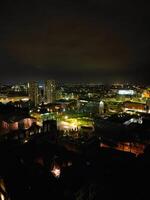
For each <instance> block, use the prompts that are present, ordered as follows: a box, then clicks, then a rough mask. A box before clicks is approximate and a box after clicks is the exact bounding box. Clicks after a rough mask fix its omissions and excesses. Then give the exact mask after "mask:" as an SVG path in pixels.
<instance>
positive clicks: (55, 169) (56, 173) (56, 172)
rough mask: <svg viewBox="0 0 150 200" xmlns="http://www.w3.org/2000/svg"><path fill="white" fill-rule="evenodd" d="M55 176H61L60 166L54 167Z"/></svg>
mask: <svg viewBox="0 0 150 200" xmlns="http://www.w3.org/2000/svg"><path fill="white" fill-rule="evenodd" d="M51 172H52V174H53V176H55V177H56V178H59V177H60V172H61V171H60V168H59V167H56V166H54V168H53V169H52V170H51Z"/></svg>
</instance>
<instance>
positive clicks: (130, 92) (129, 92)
mask: <svg viewBox="0 0 150 200" xmlns="http://www.w3.org/2000/svg"><path fill="white" fill-rule="evenodd" d="M118 94H120V95H134V94H135V91H134V90H118Z"/></svg>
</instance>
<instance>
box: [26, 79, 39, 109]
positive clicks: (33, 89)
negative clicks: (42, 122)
mask: <svg viewBox="0 0 150 200" xmlns="http://www.w3.org/2000/svg"><path fill="white" fill-rule="evenodd" d="M28 95H29V99H30V100H31V101H32V102H33V104H34V106H37V105H38V103H39V87H38V83H37V82H36V81H30V82H29V83H28Z"/></svg>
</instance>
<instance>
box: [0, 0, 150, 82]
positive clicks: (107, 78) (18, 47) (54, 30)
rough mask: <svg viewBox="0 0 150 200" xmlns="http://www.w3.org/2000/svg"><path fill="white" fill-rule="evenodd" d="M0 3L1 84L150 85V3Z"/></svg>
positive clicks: (54, 0) (105, 0)
mask: <svg viewBox="0 0 150 200" xmlns="http://www.w3.org/2000/svg"><path fill="white" fill-rule="evenodd" d="M18 2H19V1H18ZM0 4H1V5H0V15H1V17H0V82H14V81H16V82H17V81H26V80H31V79H32V80H33V79H35V80H41V79H49V78H50V79H51V78H53V79H56V80H58V81H76V82H81V81H84V82H85V81H90V82H91V81H92V82H99V83H101V82H102V83H105V82H139V83H150V79H149V77H150V76H149V73H150V67H149V65H150V11H149V10H150V5H149V4H150V3H146V1H145V2H144V0H143V1H139V2H137V1H135V0H129V1H127V0H126V1H121V0H101V1H100V0H93V1H92V0H89V1H86V0H85V1H82V0H80V1H78V0H52V1H50V0H49V1H47V2H46V1H44V0H43V1H38V0H36V1H32V0H31V1H28V2H27V1H20V3H16V1H13V0H11V1H8V0H4V1H2V2H1V3H0Z"/></svg>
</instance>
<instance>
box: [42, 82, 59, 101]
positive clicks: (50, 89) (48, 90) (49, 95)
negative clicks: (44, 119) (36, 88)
mask: <svg viewBox="0 0 150 200" xmlns="http://www.w3.org/2000/svg"><path fill="white" fill-rule="evenodd" d="M44 94H45V102H46V103H54V102H55V100H56V83H55V81H54V80H47V81H45V91H44Z"/></svg>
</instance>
